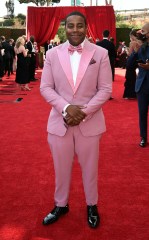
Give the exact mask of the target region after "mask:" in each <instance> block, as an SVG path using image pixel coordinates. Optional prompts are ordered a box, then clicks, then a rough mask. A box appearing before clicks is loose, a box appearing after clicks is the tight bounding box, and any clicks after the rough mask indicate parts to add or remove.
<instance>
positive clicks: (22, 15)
mask: <svg viewBox="0 0 149 240" xmlns="http://www.w3.org/2000/svg"><path fill="white" fill-rule="evenodd" d="M16 18H18V19H22V20H25V19H26V16H25V15H24V14H22V13H19V14H18V15H17V16H16Z"/></svg>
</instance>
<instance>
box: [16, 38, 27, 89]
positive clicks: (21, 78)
mask: <svg viewBox="0 0 149 240" xmlns="http://www.w3.org/2000/svg"><path fill="white" fill-rule="evenodd" d="M24 45H25V40H24V38H23V37H19V38H18V39H17V41H16V44H15V48H14V50H15V54H16V55H17V69H16V79H15V81H16V83H17V84H18V85H19V87H20V89H21V90H26V91H30V90H31V89H30V88H29V85H28V84H29V82H30V81H29V58H28V55H27V53H28V49H25V46H24Z"/></svg>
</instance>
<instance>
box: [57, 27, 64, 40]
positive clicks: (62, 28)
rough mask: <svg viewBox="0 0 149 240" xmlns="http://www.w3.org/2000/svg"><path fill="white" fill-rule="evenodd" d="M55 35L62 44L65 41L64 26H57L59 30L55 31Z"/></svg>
mask: <svg viewBox="0 0 149 240" xmlns="http://www.w3.org/2000/svg"><path fill="white" fill-rule="evenodd" d="M57 35H58V37H59V39H60V40H61V41H63V42H65V41H66V34H65V26H64V25H62V24H61V25H60V26H59V29H58V31H57Z"/></svg>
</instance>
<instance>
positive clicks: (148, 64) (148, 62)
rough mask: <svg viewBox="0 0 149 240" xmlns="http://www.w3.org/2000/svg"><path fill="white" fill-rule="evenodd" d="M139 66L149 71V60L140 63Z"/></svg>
mask: <svg viewBox="0 0 149 240" xmlns="http://www.w3.org/2000/svg"><path fill="white" fill-rule="evenodd" d="M138 66H139V67H142V68H143V69H145V70H149V60H147V61H146V63H138Z"/></svg>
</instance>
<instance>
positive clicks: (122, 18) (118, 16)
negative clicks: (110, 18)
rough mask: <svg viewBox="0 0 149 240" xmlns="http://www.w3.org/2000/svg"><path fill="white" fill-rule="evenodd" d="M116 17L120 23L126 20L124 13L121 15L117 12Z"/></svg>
mask: <svg viewBox="0 0 149 240" xmlns="http://www.w3.org/2000/svg"><path fill="white" fill-rule="evenodd" d="M115 19H116V22H117V23H118V22H121V21H123V20H124V17H123V16H122V15H120V14H116V15H115Z"/></svg>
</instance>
